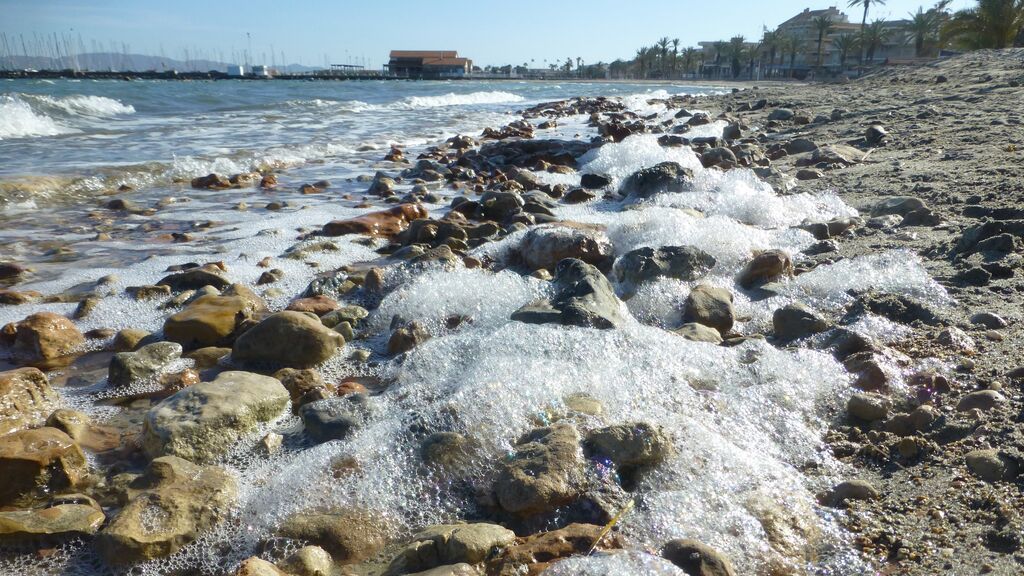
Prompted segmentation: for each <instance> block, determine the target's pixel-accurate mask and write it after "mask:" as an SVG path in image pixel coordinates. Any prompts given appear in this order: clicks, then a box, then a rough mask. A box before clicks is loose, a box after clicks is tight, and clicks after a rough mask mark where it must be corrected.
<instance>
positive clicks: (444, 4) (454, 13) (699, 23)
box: [0, 0, 975, 68]
mask: <svg viewBox="0 0 1024 576" xmlns="http://www.w3.org/2000/svg"><path fill="white" fill-rule="evenodd" d="M933 3H934V0H925V1H922V0H888V1H887V2H886V4H885V5H884V6H878V7H875V6H872V11H871V13H870V14H869V20H872V19H874V18H876V17H881V18H887V19H899V18H905V17H906V16H907V14H908V13H909V12H913V11H916V10H917V8H918V7H919V6H924V7H925V8H926V9H927V8H928V7H929V6H931V5H932V4H933ZM974 4H975V2H974V1H973V0H954V1H953V3H952V5H951V6H950V7H951V8H952V9H954V10H956V9H960V8H965V7H969V6H972V5H974ZM830 5H835V6H838V7H839V8H840V9H842V10H843V11H844V12H845V13H846V14H847V15H848V16H849V18H850V21H853V22H860V19H861V9H860V8H846V5H847V2H846V1H843V0H834V1H832V2H829V1H828V0H825V1H822V2H817V3H815V2H813V0H731V1H729V2H722V1H711V2H709V1H708V0H630V1H623V0H572V1H567V0H514V1H508V0H502V1H494V0H475V1H470V0H445V1H436V2H426V1H423V0H383V1H382V0H373V1H358V2H355V1H350V0H349V1H346V0H291V1H286V0H276V1H270V0H176V1H174V2H157V1H156V0H134V1H129V0H96V1H93V2H86V1H84V0H0V32H2V33H5V34H6V35H7V37H8V42H9V43H11V42H12V41H13V40H14V38H17V37H18V35H19V34H20V35H23V36H26V37H28V36H31V35H32V34H33V33H35V34H38V35H40V36H42V35H52V34H53V33H57V34H65V35H68V36H69V37H71V38H73V39H75V40H76V41H77V38H78V37H79V35H80V36H81V38H82V44H83V45H84V46H85V48H86V51H87V52H91V51H93V48H94V47H97V46H100V47H102V48H103V49H104V50H103V51H110V46H111V45H115V46H117V50H116V51H121V49H122V45H127V47H128V49H129V51H130V52H132V53H137V54H150V55H160V54H161V53H163V54H165V55H166V56H167V57H171V58H177V59H179V60H180V59H183V55H184V50H186V49H187V50H189V52H190V53H191V54H192V55H193V57H194V55H195V54H196V53H197V52H201V53H202V54H203V56H205V57H211V58H212V59H214V60H219V61H226V62H230V61H238V62H241V59H242V57H243V54H244V52H245V51H246V50H247V47H248V46H250V45H251V51H250V53H251V54H252V55H253V56H252V58H251V62H252V63H259V61H261V60H262V61H263V63H265V64H272V63H277V64H281V63H283V62H284V61H287V63H301V64H305V65H309V66H319V65H323V64H324V63H325V62H327V63H332V64H363V65H366V66H368V67H371V68H379V67H380V66H381V65H382V64H384V63H385V62H386V61H387V54H388V52H389V51H390V50H458V51H459V55H460V56H466V57H469V58H472V59H473V62H474V64H475V65H478V66H486V65H504V64H515V65H519V64H523V63H528V64H529V65H530V67H537V68H544V67H546V66H547V63H549V62H555V61H558V62H564V61H565V59H566V58H570V57H571V58H573V59H574V60H575V59H576V58H577V57H578V58H582V59H583V61H584V62H585V63H594V62H599V61H603V62H611V61H613V60H615V59H617V58H623V59H629V58H632V57H633V56H634V55H635V53H636V50H637V48H639V47H641V46H645V45H652V44H654V43H655V42H656V41H657V40H658V38H661V37H663V36H665V37H668V38H670V39H671V38H679V40H680V47H684V46H695V45H696V44H697V42H700V41H702V40H719V39H728V38H730V37H733V36H736V35H743V36H745V37H746V38H748V39H754V38H758V37H760V36H761V33H762V31H763V29H764V27H766V26H767V27H768V28H774V27H775V26H777V25H778V24H779V23H781V22H783V21H784V20H786V19H788V18H789V17H791V16H793V15H795V14H797V13H798V12H801V11H802V10H803V9H804V8H812V9H818V8H827V7H828V6H830ZM247 33H248V35H249V37H248V38H247V37H246V34H247ZM19 45H20V44H19ZM0 50H3V48H2V45H0ZM16 52H18V53H20V50H17V51H16Z"/></svg>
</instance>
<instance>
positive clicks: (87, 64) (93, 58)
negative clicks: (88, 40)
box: [0, 52, 321, 73]
mask: <svg viewBox="0 0 1024 576" xmlns="http://www.w3.org/2000/svg"><path fill="white" fill-rule="evenodd" d="M261 64H266V65H267V66H270V63H269V62H266V63H261ZM230 65H231V64H230V63H228V62H214V61H212V60H189V61H188V62H185V61H183V60H175V59H174V58H160V57H159V56H148V55H145V54H120V53H114V52H94V53H88V54H78V55H76V56H75V57H74V58H70V57H67V56H65V57H63V58H49V57H45V56H29V57H27V58H26V57H25V56H7V57H0V69H13V70H24V69H29V68H30V69H33V70H66V69H69V68H71V69H75V68H77V69H79V70H115V71H131V72H144V71H147V70H155V71H157V72H164V71H167V70H177V71H179V72H208V71H210V70H217V71H219V72H227V69H228V66H230ZM277 69H278V70H279V71H281V72H285V73H294V72H312V71H314V70H320V69H321V68H319V67H313V66H301V65H299V64H288V65H287V66H278V67H277Z"/></svg>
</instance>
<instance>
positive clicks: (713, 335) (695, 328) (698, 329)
mask: <svg viewBox="0 0 1024 576" xmlns="http://www.w3.org/2000/svg"><path fill="white" fill-rule="evenodd" d="M672 332H674V333H675V334H678V335H680V336H682V337H683V338H686V339H687V340H690V341H693V342H710V343H711V344H721V343H722V334H721V333H720V332H719V331H718V330H715V329H714V328H712V327H710V326H705V325H703V324H699V323H697V322H687V323H686V324H683V325H682V326H680V327H679V328H676V329H675V330H673V331H672Z"/></svg>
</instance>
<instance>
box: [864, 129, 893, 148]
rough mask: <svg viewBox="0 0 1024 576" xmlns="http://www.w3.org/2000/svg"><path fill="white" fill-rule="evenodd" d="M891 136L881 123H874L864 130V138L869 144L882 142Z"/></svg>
mask: <svg viewBox="0 0 1024 576" xmlns="http://www.w3.org/2000/svg"><path fill="white" fill-rule="evenodd" d="M888 136H889V132H888V131H886V129H885V128H884V127H883V126H882V125H881V124H872V125H871V126H868V127H867V130H865V131H864V140H866V141H867V143H868V144H881V143H882V140H885V139H886V138H887V137H888Z"/></svg>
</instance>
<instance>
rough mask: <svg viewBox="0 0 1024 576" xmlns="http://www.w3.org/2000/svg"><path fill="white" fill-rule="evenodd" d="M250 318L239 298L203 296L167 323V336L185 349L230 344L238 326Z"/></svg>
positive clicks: (165, 333) (171, 317)
mask: <svg viewBox="0 0 1024 576" xmlns="http://www.w3.org/2000/svg"><path fill="white" fill-rule="evenodd" d="M249 317H251V312H250V306H248V305H247V304H246V301H245V300H244V299H242V298H240V297H238V296H214V295H208V296H200V297H199V298H197V299H196V300H194V301H193V302H192V303H191V304H189V305H188V306H187V307H186V308H185V309H184V310H182V311H181V312H178V313H176V314H173V315H171V316H170V317H169V318H167V320H165V321H164V337H165V338H166V339H168V340H170V341H172V342H177V343H178V344H181V345H182V346H184V347H185V348H201V347H204V346H217V345H219V344H225V343H229V342H230V341H231V339H232V336H233V335H234V333H235V329H236V327H237V326H238V324H239V323H240V322H241V321H242V320H245V319H247V318H249Z"/></svg>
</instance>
